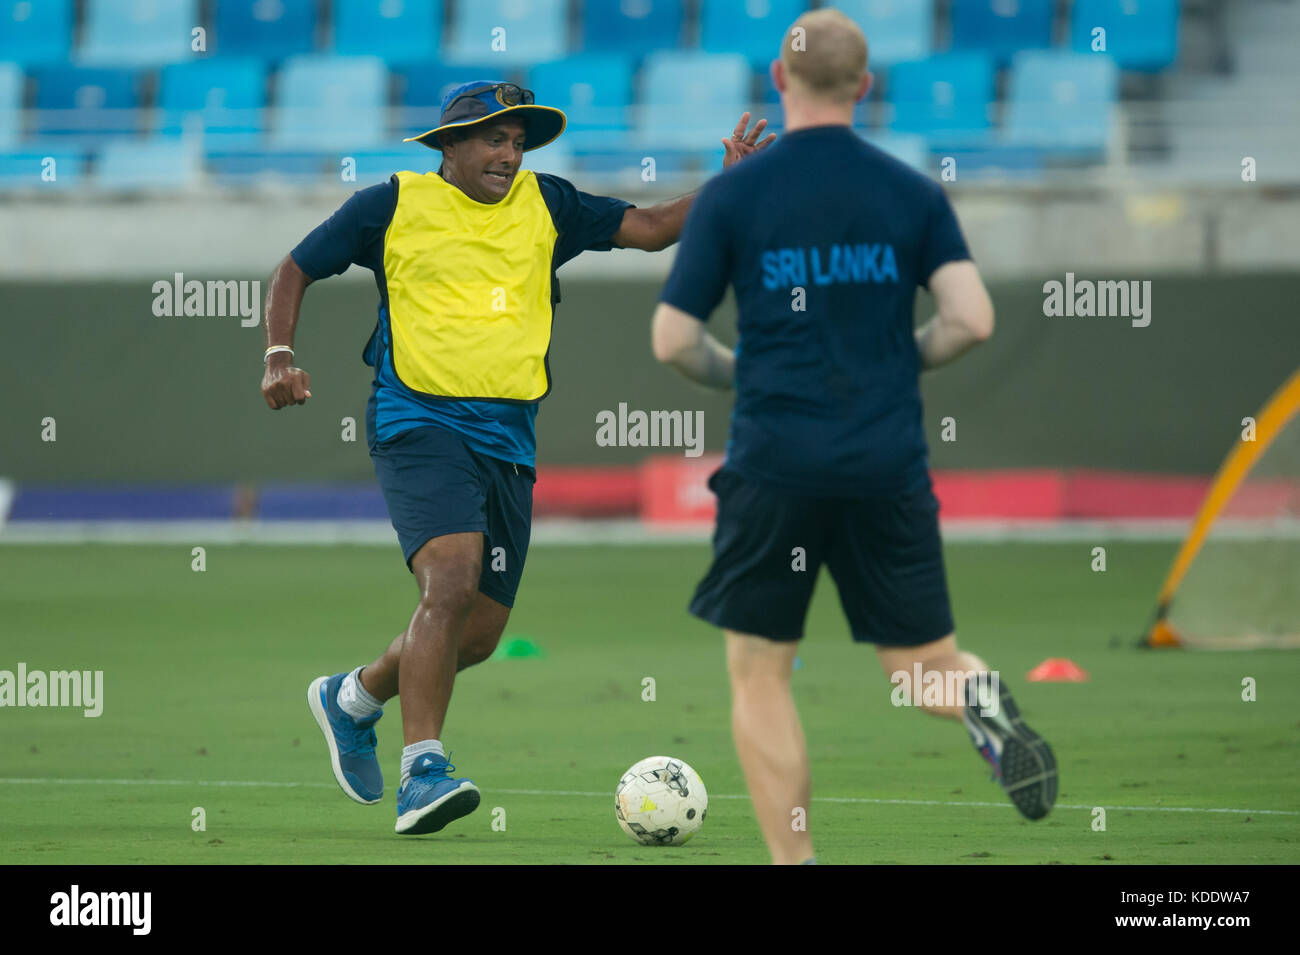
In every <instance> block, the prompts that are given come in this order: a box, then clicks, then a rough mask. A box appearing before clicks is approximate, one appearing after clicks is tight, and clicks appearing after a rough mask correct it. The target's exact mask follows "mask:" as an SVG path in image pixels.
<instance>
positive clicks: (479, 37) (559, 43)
mask: <svg viewBox="0 0 1300 955" xmlns="http://www.w3.org/2000/svg"><path fill="white" fill-rule="evenodd" d="M498 29H500V30H504V31H505V32H504V34H498V33H497V32H496V31H497V30H498ZM568 32H569V21H568V4H567V2H566V0H472V2H469V3H460V4H458V5H457V6H456V11H455V16H454V18H453V20H452V30H451V39H450V42H449V43H448V45H447V51H446V52H447V59H448V60H449V61H450V62H453V63H466V62H482V61H484V60H487V61H489V62H493V63H496V62H500V63H506V64H511V65H519V64H522V63H540V62H544V61H546V60H555V59H559V58H560V57H562V56H564V55H565V53H567V52H568V42H567V39H568ZM501 44H504V47H503V48H502V46H501Z"/></svg>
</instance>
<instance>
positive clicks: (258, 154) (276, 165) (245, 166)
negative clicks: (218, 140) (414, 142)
mask: <svg viewBox="0 0 1300 955" xmlns="http://www.w3.org/2000/svg"><path fill="white" fill-rule="evenodd" d="M338 168H339V167H338V165H337V163H332V162H330V161H327V160H326V158H325V157H323V156H322V155H321V154H320V152H318V151H316V150H255V149H240V150H221V149H218V150H213V151H211V152H209V153H208V169H209V170H210V171H211V173H212V176H213V179H214V180H215V182H216V183H217V184H218V185H220V186H236V187H249V186H257V185H265V184H269V183H276V184H287V185H319V184H320V182H321V181H322V180H323V179H324V178H325V177H327V176H330V175H338ZM367 185H373V183H367Z"/></svg>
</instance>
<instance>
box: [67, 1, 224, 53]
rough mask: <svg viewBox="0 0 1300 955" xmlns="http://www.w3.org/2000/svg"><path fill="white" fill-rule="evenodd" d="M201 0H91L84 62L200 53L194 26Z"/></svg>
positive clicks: (88, 8) (198, 22) (82, 51)
mask: <svg viewBox="0 0 1300 955" xmlns="http://www.w3.org/2000/svg"><path fill="white" fill-rule="evenodd" d="M201 22H202V21H201V20H200V19H199V3H198V0H169V2H166V3H162V2H159V0H153V2H141V0H89V2H88V3H87V6H86V20H85V25H84V27H83V34H82V37H83V38H82V41H81V48H80V50H78V62H81V63H84V64H86V65H95V66H158V65H161V64H163V63H176V62H179V61H181V60H187V59H189V58H190V57H192V56H193V55H194V53H193V51H192V50H191V48H190V43H191V39H192V37H191V31H192V30H193V29H194V28H195V27H196V26H198V25H199V24H200V23H201Z"/></svg>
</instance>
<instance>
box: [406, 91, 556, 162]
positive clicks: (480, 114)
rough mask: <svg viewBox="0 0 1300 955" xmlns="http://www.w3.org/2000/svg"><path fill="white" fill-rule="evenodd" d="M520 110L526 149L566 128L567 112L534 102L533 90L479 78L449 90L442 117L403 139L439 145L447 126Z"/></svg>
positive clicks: (448, 127) (431, 146)
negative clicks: (428, 128)
mask: <svg viewBox="0 0 1300 955" xmlns="http://www.w3.org/2000/svg"><path fill="white" fill-rule="evenodd" d="M510 113H517V114H519V116H518V118H519V119H521V120H523V121H524V152H528V151H529V150H530V149H540V148H541V147H542V146H545V145H546V144H547V143H549V142H551V141H553V140H554V139H555V138H556V137H558V136H559V135H560V133H562V132H564V127H565V124H566V123H567V122H568V119H567V117H565V115H564V113H563V112H561V111H560V110H558V109H555V108H554V107H553V106H538V105H536V104H535V103H534V102H533V91H532V90H526V89H523V88H522V87H519V86H516V85H515V84H514V83H502V82H498V81H496V80H476V81H475V82H472V83H462V84H461V85H460V86H456V87H453V88H452V89H449V90H448V91H447V94H446V95H445V96H443V98H442V119H441V120H440V121H439V123H438V125H437V126H435V127H434V128H433V129H431V130H429V131H428V132H427V133H421V134H420V135H419V136H412V137H410V138H409V139H404V140H402V142H404V143H423V144H424V145H426V146H428V147H429V148H430V149H442V147H441V146H439V145H438V133H440V132H442V131H443V130H444V129H455V128H458V127H464V126H473V125H475V124H476V123H481V122H483V121H484V120H486V119H492V118H493V117H497V116H504V115H507V114H510Z"/></svg>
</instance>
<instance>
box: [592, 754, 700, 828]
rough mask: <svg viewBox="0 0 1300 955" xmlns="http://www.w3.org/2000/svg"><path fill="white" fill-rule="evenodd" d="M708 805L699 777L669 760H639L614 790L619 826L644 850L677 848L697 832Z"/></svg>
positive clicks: (673, 760) (615, 811)
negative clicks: (647, 848)
mask: <svg viewBox="0 0 1300 955" xmlns="http://www.w3.org/2000/svg"><path fill="white" fill-rule="evenodd" d="M708 805H709V794H708V793H707V792H705V791H704V783H703V782H702V781H701V780H700V777H699V774H698V773H696V772H695V770H693V769H691V767H690V766H688V765H686V763H684V762H682V761H681V760H680V759H673V758H672V757H671V756H649V757H647V758H645V759H643V760H641V762H639V763H637V764H636V765H635V766H633V767H632V768H631V769H629V770H628V771H627V772H625V773H624V774H623V778H622V779H620V780H619V781H618V788H617V789H615V790H614V814H615V815H616V816H617V817H618V824H619V825H620V826H622V827H623V831H624V832H626V833H627V834H628V835H629V836H631V837H632V838H633V839H635V840H636V841H637V842H639V843H641V845H643V846H680V845H681V844H682V843H683V842H685V841H686V840H687V839H689V838H690V837H691V836H693V835H695V833H697V832H699V830H700V826H701V825H703V824H704V814H705V812H706V810H707V809H708Z"/></svg>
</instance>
